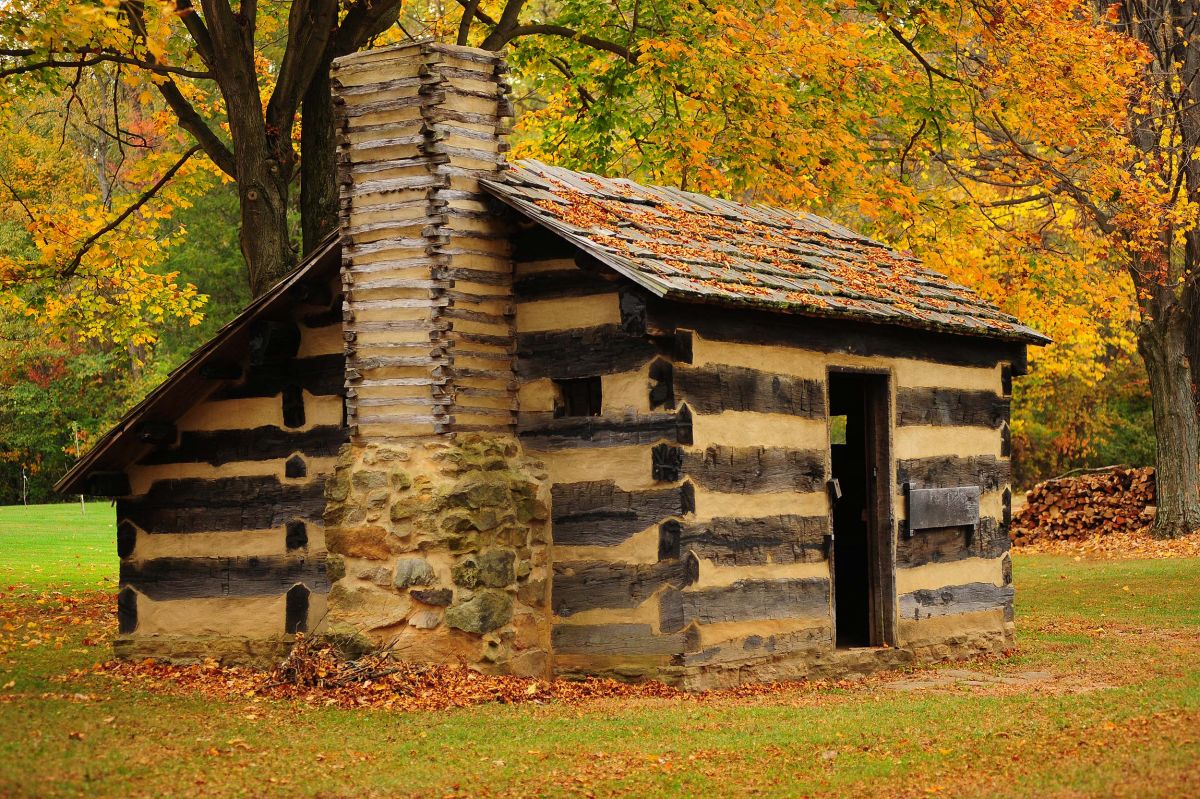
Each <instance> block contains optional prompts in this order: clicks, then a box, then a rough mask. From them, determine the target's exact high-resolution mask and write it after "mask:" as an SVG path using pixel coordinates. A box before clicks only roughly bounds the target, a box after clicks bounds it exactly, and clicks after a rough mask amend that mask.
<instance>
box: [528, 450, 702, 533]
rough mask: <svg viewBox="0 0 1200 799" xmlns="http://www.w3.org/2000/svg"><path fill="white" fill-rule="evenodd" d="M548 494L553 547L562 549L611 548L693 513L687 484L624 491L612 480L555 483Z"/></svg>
mask: <svg viewBox="0 0 1200 799" xmlns="http://www.w3.org/2000/svg"><path fill="white" fill-rule="evenodd" d="M647 468H648V465H647ZM551 493H552V504H551V513H552V515H553V524H554V532H553V535H554V543H555V544H559V545H562V546H614V545H616V544H620V543H622V542H623V541H625V540H626V539H628V538H629V537H630V536H632V535H634V534H635V533H639V532H641V531H642V530H645V529H646V528H647V527H650V526H651V525H653V524H657V523H659V522H661V521H662V520H664V519H666V518H668V517H671V516H682V515H683V514H685V513H689V512H691V511H692V510H694V509H695V498H694V496H692V490H691V486H689V485H687V484H684V485H682V486H674V487H671V488H661V489H651V490H647V491H625V490H623V489H621V488H618V487H617V484H616V483H615V482H614V481H612V480H598V481H590V482H584V483H558V484H556V485H555V486H554V487H553V488H552V489H551Z"/></svg>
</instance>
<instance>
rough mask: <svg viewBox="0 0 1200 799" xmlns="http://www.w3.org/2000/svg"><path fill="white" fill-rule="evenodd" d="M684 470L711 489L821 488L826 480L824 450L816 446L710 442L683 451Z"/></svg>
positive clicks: (749, 491)
mask: <svg viewBox="0 0 1200 799" xmlns="http://www.w3.org/2000/svg"><path fill="white" fill-rule="evenodd" d="M683 471H684V473H685V474H686V475H687V476H688V477H690V478H692V479H693V480H694V481H695V482H696V484H697V485H701V486H703V487H705V488H708V489H711V490H713V491H724V492H728V493H736V494H759V493H766V492H772V491H796V492H809V491H820V490H821V489H822V487H823V486H824V483H825V453H824V452H822V451H821V450H817V449H786V448H782V447H729V446H724V445H713V446H710V447H708V448H707V449H705V450H704V451H703V452H688V453H686V454H685V456H684V461H683Z"/></svg>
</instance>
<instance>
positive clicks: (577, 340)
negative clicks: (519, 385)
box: [517, 325, 658, 380]
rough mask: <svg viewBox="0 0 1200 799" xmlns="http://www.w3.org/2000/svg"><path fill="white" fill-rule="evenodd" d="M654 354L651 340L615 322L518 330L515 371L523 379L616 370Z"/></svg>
mask: <svg viewBox="0 0 1200 799" xmlns="http://www.w3.org/2000/svg"><path fill="white" fill-rule="evenodd" d="M657 354H658V348H657V347H656V346H655V345H654V343H653V342H652V341H650V340H649V339H647V338H645V337H643V336H631V335H629V334H628V333H626V332H625V331H623V330H622V329H621V328H620V327H618V326H617V325H600V326H597V327H581V328H573V329H571V330H553V331H541V332H537V333H521V334H519V335H518V336H517V374H518V375H519V376H520V377H521V378H523V379H525V380H536V379H538V378H541V377H557V378H571V377H589V376H592V375H609V374H617V373H619V372H629V371H633V370H634V369H638V368H640V367H641V366H642V365H643V364H645V363H646V362H647V361H649V360H650V359H651V358H653V357H654V356H655V355H657Z"/></svg>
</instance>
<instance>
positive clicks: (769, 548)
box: [679, 515, 830, 566]
mask: <svg viewBox="0 0 1200 799" xmlns="http://www.w3.org/2000/svg"><path fill="white" fill-rule="evenodd" d="M829 532H830V524H829V518H828V517H827V516H792V515H788V516H765V517H762V518H753V519H749V518H734V517H723V518H716V519H709V520H708V521H704V522H693V523H691V524H688V525H685V526H684V527H683V529H682V532H681V533H680V537H679V547H680V549H681V550H690V551H691V552H694V553H695V554H696V556H697V557H699V558H700V559H702V560H711V561H713V562H714V563H717V564H719V565H722V566H752V565H758V564H762V563H819V562H820V561H823V560H825V536H826V535H827V534H829Z"/></svg>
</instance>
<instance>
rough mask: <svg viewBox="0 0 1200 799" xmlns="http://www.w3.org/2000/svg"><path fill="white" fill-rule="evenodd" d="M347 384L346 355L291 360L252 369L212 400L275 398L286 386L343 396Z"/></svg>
mask: <svg viewBox="0 0 1200 799" xmlns="http://www.w3.org/2000/svg"><path fill="white" fill-rule="evenodd" d="M345 382H346V356H345V355H344V354H343V353H340V352H339V353H334V354H331V355H314V356H312V357H309V358H290V359H288V360H286V361H279V362H275V363H265V364H262V365H261V366H254V367H251V368H250V370H249V371H248V372H247V374H246V379H245V380H244V381H242V382H241V383H235V384H232V385H229V386H225V387H223V388H220V389H218V390H217V391H216V392H214V393H213V395H212V397H211V399H214V400H222V399H240V398H242V397H273V396H275V395H276V394H278V393H280V392H281V391H283V389H284V387H285V386H298V387H300V388H302V389H304V390H305V391H307V392H308V393H309V394H312V395H314V396H331V395H337V394H341V393H342V390H343V387H344V385H345Z"/></svg>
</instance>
